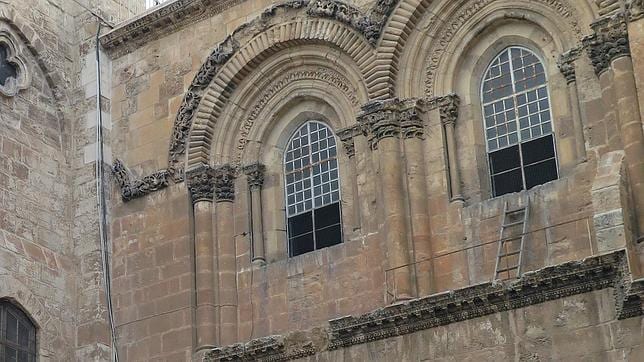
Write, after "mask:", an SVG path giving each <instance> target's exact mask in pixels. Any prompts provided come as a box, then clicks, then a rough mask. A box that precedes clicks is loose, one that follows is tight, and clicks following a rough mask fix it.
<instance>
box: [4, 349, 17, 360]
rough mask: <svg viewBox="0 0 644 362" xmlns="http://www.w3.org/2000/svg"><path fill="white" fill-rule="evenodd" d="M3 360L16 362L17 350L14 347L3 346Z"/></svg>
mask: <svg viewBox="0 0 644 362" xmlns="http://www.w3.org/2000/svg"><path fill="white" fill-rule="evenodd" d="M4 361H6V362H17V361H18V351H16V350H15V349H13V348H11V347H9V346H5V347H4Z"/></svg>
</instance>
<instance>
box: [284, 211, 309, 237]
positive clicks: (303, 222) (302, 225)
mask: <svg viewBox="0 0 644 362" xmlns="http://www.w3.org/2000/svg"><path fill="white" fill-rule="evenodd" d="M311 231H313V219H312V216H311V211H309V212H305V213H304V214H301V215H297V216H291V217H289V218H288V234H289V237H295V236H298V235H301V234H304V233H309V232H311Z"/></svg>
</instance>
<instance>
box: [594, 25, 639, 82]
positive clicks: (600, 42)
mask: <svg viewBox="0 0 644 362" xmlns="http://www.w3.org/2000/svg"><path fill="white" fill-rule="evenodd" d="M591 27H592V28H593V30H594V32H595V33H594V34H593V35H591V36H589V37H586V38H585V39H584V46H585V47H586V49H587V52H588V57H589V58H590V61H591V63H592V64H593V67H594V68H595V73H596V74H597V75H598V76H599V75H601V74H602V73H603V72H605V71H606V70H608V68H610V63H611V62H612V61H613V60H614V59H617V58H619V57H623V56H630V47H629V44H628V24H627V19H626V16H625V14H624V13H619V14H617V15H616V16H613V17H610V18H608V17H607V18H602V19H599V20H598V21H596V22H594V23H593V24H592V25H591Z"/></svg>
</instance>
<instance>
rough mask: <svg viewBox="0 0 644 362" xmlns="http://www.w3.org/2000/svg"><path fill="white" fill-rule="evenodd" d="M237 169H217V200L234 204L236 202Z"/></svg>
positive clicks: (222, 167)
mask: <svg viewBox="0 0 644 362" xmlns="http://www.w3.org/2000/svg"><path fill="white" fill-rule="evenodd" d="M235 174H236V172H235V168H234V167H232V166H231V165H223V166H219V167H217V168H215V172H214V177H215V200H216V201H217V202H233V201H234V200H235Z"/></svg>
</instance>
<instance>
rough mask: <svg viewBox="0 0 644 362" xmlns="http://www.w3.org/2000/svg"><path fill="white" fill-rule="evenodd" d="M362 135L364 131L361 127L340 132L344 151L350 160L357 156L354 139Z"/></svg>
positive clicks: (353, 127) (339, 135)
mask: <svg viewBox="0 0 644 362" xmlns="http://www.w3.org/2000/svg"><path fill="white" fill-rule="evenodd" d="M361 133H362V130H361V128H360V125H356V126H352V127H347V128H343V129H341V130H339V131H338V137H339V138H340V142H342V146H343V147H344V151H345V152H346V153H347V156H348V157H349V158H351V157H353V156H355V154H356V145H355V142H354V140H353V139H354V137H356V136H358V135H360V134H361Z"/></svg>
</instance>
